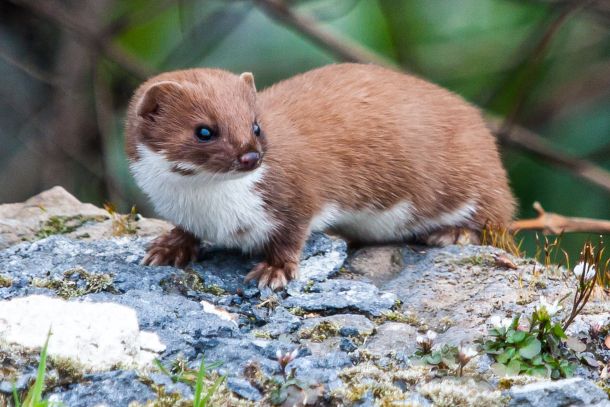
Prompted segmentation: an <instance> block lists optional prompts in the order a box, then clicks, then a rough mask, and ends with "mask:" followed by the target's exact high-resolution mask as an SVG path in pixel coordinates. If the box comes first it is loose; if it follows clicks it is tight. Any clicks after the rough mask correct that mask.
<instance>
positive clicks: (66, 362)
mask: <svg viewBox="0 0 610 407" xmlns="http://www.w3.org/2000/svg"><path fill="white" fill-rule="evenodd" d="M49 369H54V370H55V371H56V372H57V376H58V377H57V383H56V385H65V384H70V383H78V382H80V381H82V380H83V376H84V375H85V367H84V366H83V365H82V364H80V363H79V362H78V361H76V360H73V359H70V358H62V357H50V358H49Z"/></svg>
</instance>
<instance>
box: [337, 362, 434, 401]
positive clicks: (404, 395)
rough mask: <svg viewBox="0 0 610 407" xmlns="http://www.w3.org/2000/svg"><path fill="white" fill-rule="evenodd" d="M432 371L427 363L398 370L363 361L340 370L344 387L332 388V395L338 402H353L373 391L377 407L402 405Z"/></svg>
mask: <svg viewBox="0 0 610 407" xmlns="http://www.w3.org/2000/svg"><path fill="white" fill-rule="evenodd" d="M430 371H431V369H430V368H429V367H424V366H417V367H412V368H408V369H397V368H396V367H395V366H393V365H388V366H385V367H384V368H380V367H378V366H375V365H374V364H372V363H362V364H360V365H357V366H354V367H350V368H347V369H344V370H342V371H341V372H340V373H339V378H340V379H341V380H342V381H343V383H344V386H343V387H341V388H339V389H337V390H335V391H333V392H332V394H331V398H332V399H333V401H334V402H335V403H337V404H339V405H352V404H354V403H355V402H357V401H359V400H362V399H363V398H364V397H365V395H366V394H371V395H372V396H373V398H374V404H375V405H376V406H395V405H401V406H402V405H405V404H404V403H405V400H406V399H408V398H409V396H410V394H411V391H412V390H413V389H414V388H415V385H417V384H418V383H420V382H423V381H425V380H428V379H429V376H430Z"/></svg>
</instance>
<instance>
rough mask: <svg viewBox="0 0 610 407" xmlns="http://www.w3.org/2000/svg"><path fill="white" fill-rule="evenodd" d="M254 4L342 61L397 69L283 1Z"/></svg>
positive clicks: (275, 0)
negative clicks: (295, 10) (297, 11)
mask: <svg viewBox="0 0 610 407" xmlns="http://www.w3.org/2000/svg"><path fill="white" fill-rule="evenodd" d="M254 3H255V4H256V5H258V6H259V8H260V9H261V10H263V11H264V12H265V14H267V15H268V16H269V17H271V18H272V19H274V20H276V21H278V22H280V23H282V24H283V25H285V26H287V27H288V28H289V29H291V30H293V31H296V32H299V33H301V34H303V35H304V36H305V37H307V38H309V39H310V40H311V41H313V42H314V43H316V44H317V45H318V46H320V47H321V48H324V49H326V50H327V51H329V52H331V53H332V54H333V55H335V56H336V57H337V58H338V59H340V60H342V61H348V62H361V63H374V64H377V65H383V66H387V67H391V68H394V69H396V68H397V66H396V64H395V63H394V62H392V61H390V60H388V59H386V58H383V57H381V56H379V55H377V54H375V53H374V52H371V51H369V50H368V49H366V48H364V47H362V46H361V45H360V44H358V43H357V42H355V41H352V40H350V39H349V38H345V37H342V36H340V35H339V34H337V33H333V32H331V31H329V30H326V29H324V28H322V27H320V26H319V25H318V24H317V22H316V21H315V20H314V19H313V18H311V17H309V16H304V15H300V14H298V13H295V12H294V11H293V10H292V9H291V8H290V7H289V6H288V5H287V4H286V3H285V2H284V1H283V0H254Z"/></svg>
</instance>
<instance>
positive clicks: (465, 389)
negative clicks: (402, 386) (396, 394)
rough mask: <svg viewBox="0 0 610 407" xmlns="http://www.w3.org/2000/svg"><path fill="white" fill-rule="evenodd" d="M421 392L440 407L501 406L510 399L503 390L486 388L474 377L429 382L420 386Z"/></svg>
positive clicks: (506, 403)
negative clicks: (473, 378) (478, 383)
mask: <svg viewBox="0 0 610 407" xmlns="http://www.w3.org/2000/svg"><path fill="white" fill-rule="evenodd" d="M419 393H420V394H421V395H423V396H426V397H428V398H429V399H431V400H432V403H433V405H434V406H438V407H478V406H489V407H501V406H506V405H508V401H509V400H508V397H506V396H502V392H501V391H499V390H495V391H492V390H489V389H487V388H484V387H483V386H480V385H477V383H476V382H475V381H474V380H472V379H469V380H462V381H460V380H454V379H445V380H442V381H434V382H429V383H426V384H424V385H422V386H421V387H420V388H419Z"/></svg>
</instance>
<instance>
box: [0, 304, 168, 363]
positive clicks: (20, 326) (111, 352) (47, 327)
mask: <svg viewBox="0 0 610 407" xmlns="http://www.w3.org/2000/svg"><path fill="white" fill-rule="evenodd" d="M49 331H51V332H52V335H51V337H50V338H49V345H48V355H49V356H50V357H63V358H70V359H73V360H75V361H77V362H78V363H79V364H81V365H83V366H84V367H85V368H86V369H91V370H107V369H111V368H113V367H115V366H117V365H119V364H122V365H124V366H134V367H145V366H147V365H150V363H151V361H152V360H153V359H154V358H155V357H156V356H157V353H159V352H163V351H164V350H165V345H163V344H162V343H161V342H160V341H159V338H158V336H157V334H155V333H152V332H140V329H139V327H138V320H137V317H136V313H135V311H134V310H133V309H131V308H128V307H125V306H123V305H119V304H114V303H82V302H68V301H65V300H62V299H59V298H50V297H46V296H42V295H32V296H28V297H21V298H14V299H12V300H10V301H0V341H2V342H4V343H7V344H9V345H19V346H22V347H26V348H40V347H41V346H42V345H43V344H44V343H45V341H46V339H47V335H48V333H49Z"/></svg>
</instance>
